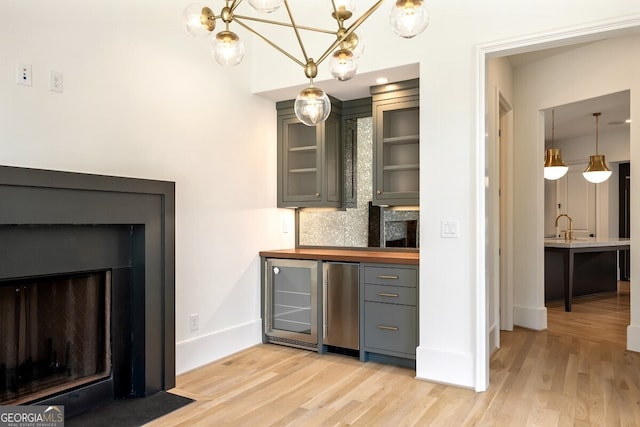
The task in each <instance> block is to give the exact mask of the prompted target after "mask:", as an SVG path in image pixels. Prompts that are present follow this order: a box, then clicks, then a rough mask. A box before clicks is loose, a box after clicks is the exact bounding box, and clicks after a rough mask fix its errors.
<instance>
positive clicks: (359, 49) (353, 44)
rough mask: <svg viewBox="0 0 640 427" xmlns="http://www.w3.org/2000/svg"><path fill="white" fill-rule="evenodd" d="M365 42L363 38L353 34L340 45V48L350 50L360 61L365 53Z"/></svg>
mask: <svg viewBox="0 0 640 427" xmlns="http://www.w3.org/2000/svg"><path fill="white" fill-rule="evenodd" d="M364 47H365V42H364V38H363V37H362V36H359V35H357V34H356V33H351V34H349V35H348V36H347V37H345V38H344V40H343V41H342V43H340V48H342V49H349V50H350V51H351V53H353V56H354V57H355V58H356V59H358V58H360V57H361V56H362V54H363V53H364Z"/></svg>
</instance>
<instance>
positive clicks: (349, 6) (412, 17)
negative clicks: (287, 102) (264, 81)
mask: <svg viewBox="0 0 640 427" xmlns="http://www.w3.org/2000/svg"><path fill="white" fill-rule="evenodd" d="M241 3H243V0H225V6H224V7H223V8H222V10H221V11H220V13H219V14H217V15H216V14H215V13H214V12H213V10H212V9H210V8H209V7H207V6H203V5H200V4H191V5H189V6H187V8H186V9H185V10H184V12H183V14H182V18H183V23H184V24H185V26H186V28H187V32H188V33H189V34H191V35H193V36H195V37H206V36H208V35H210V34H212V33H213V32H214V31H215V28H216V21H218V20H219V21H221V24H222V25H224V28H223V29H222V30H221V31H219V32H218V33H217V34H216V35H215V39H214V41H213V45H212V54H213V57H214V58H215V59H216V61H217V62H218V63H220V64H221V65H224V66H233V65H237V64H239V63H240V62H241V61H242V58H243V57H244V45H243V43H242V41H241V40H240V37H238V35H237V34H236V33H235V32H233V31H231V24H237V25H238V26H240V27H242V28H244V29H245V30H247V31H249V32H251V33H253V34H255V35H256V36H258V37H259V38H261V39H262V40H264V41H265V42H266V43H268V44H269V45H270V46H271V47H273V48H275V49H276V50H278V51H279V52H281V53H282V54H284V55H285V56H287V57H288V58H289V59H291V60H292V61H294V62H295V63H297V64H298V65H300V66H301V67H302V68H303V70H304V74H305V76H306V77H307V78H308V79H309V86H308V87H307V88H305V89H303V90H302V92H300V94H299V95H298V97H297V98H296V101H295V104H294V111H295V113H296V116H297V117H298V119H300V121H301V122H302V123H304V124H305V125H307V126H315V125H317V124H319V123H322V122H323V121H324V120H325V119H326V118H327V117H329V113H330V112H331V102H330V100H329V97H328V96H327V94H326V93H325V92H324V91H323V90H322V89H320V88H318V87H315V86H314V85H313V79H314V78H315V77H316V76H317V74H318V66H319V65H320V64H321V63H322V62H323V61H325V60H326V59H327V58H328V59H329V70H330V72H331V74H332V75H333V76H334V77H335V78H336V79H338V80H341V81H344V80H349V79H350V78H352V77H353V76H354V75H355V74H356V71H357V67H358V65H357V59H358V57H359V56H360V55H361V54H362V51H363V41H362V38H361V37H359V36H358V35H357V34H356V32H355V31H356V29H358V27H360V25H361V24H362V23H363V22H364V21H365V20H367V19H368V18H369V17H370V16H371V15H372V14H373V13H374V12H375V11H376V10H377V9H378V8H379V7H380V6H381V5H382V3H384V0H378V1H375V3H374V4H373V5H372V6H371V7H370V8H369V9H367V10H366V11H365V12H363V13H362V15H360V16H359V17H358V18H355V19H354V21H353V22H351V23H350V24H347V21H349V20H350V19H351V18H353V17H354V10H355V0H329V9H327V11H328V12H330V14H331V18H332V19H333V20H334V21H335V28H332V29H322V28H315V27H309V26H301V25H298V24H297V23H296V21H295V19H294V17H293V14H292V11H291V8H290V6H289V1H288V0H248V3H249V6H251V8H252V9H253V10H254V11H257V12H259V13H261V14H263V16H264V15H267V14H270V13H273V12H275V11H276V10H278V9H280V8H281V7H282V6H284V8H285V9H286V14H287V16H288V20H286V21H276V20H270V19H266V18H261V17H257V16H249V15H242V14H240V11H239V9H238V7H239V6H240V4H241ZM305 3H307V5H305V7H309V6H308V4H309V3H320V1H318V0H314V1H313V2H312V1H309V0H306V1H305ZM393 3H394V4H393V7H392V8H391V13H390V17H389V22H390V24H391V27H392V28H393V30H394V32H395V33H396V34H397V35H398V36H400V37H404V38H411V37H414V36H416V35H418V34H420V33H421V32H422V31H424V29H425V28H426V27H427V25H428V24H429V15H428V14H427V10H426V6H425V5H424V2H423V0H394V1H393ZM250 22H254V23H262V24H268V25H278V26H284V27H289V28H291V29H292V30H293V34H294V35H295V37H296V39H297V44H298V45H299V48H300V54H301V57H296V56H295V55H293V54H291V53H289V52H287V51H286V50H285V49H284V48H282V47H281V46H278V44H276V43H275V42H273V41H271V40H269V39H268V38H267V37H266V36H265V35H263V34H261V33H260V32H258V31H257V30H255V29H254V28H252V27H250V26H249V24H248V23H250ZM302 30H304V31H311V32H315V33H324V34H328V35H330V36H332V37H331V41H330V43H329V46H328V47H327V48H326V50H325V51H324V52H322V53H321V54H320V56H317V57H316V58H317V59H314V58H313V57H311V56H309V55H308V54H307V50H306V49H305V46H304V43H303V40H302V36H301V32H302Z"/></svg>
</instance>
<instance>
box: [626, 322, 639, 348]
mask: <svg viewBox="0 0 640 427" xmlns="http://www.w3.org/2000/svg"><path fill="white" fill-rule="evenodd" d="M627 350H631V351H637V352H640V326H638V325H629V326H627Z"/></svg>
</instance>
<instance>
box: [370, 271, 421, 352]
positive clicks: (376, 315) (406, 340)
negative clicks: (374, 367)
mask: <svg viewBox="0 0 640 427" xmlns="http://www.w3.org/2000/svg"><path fill="white" fill-rule="evenodd" d="M362 269H363V274H362V279H361V287H362V289H363V291H362V293H363V295H364V302H363V310H362V311H363V314H362V319H361V322H362V326H361V328H362V332H361V339H362V342H361V348H362V353H361V359H362V360H370V359H374V360H380V357H379V356H380V355H383V356H389V357H393V358H394V359H393V361H395V360H398V359H397V358H399V360H402V359H411V360H413V361H414V360H415V358H416V347H417V344H418V317H417V301H418V295H417V292H418V268H417V267H416V266H410V265H406V266H405V265H401V266H397V265H384V264H363V265H362ZM382 361H390V360H389V359H387V360H384V359H383V360H382ZM413 363H415V362H413Z"/></svg>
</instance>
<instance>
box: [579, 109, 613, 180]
mask: <svg viewBox="0 0 640 427" xmlns="http://www.w3.org/2000/svg"><path fill="white" fill-rule="evenodd" d="M600 114H601V113H593V116H594V117H595V118H596V154H594V155H593V156H590V157H589V165H588V166H587V169H585V171H584V172H582V176H584V179H586V180H587V181H589V182H593V183H594V184H600V183H601V182H605V181H606V180H607V179H609V177H610V176H611V170H610V169H609V168H608V167H607V164H606V163H605V161H604V154H598V118H599V117H600Z"/></svg>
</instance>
